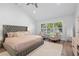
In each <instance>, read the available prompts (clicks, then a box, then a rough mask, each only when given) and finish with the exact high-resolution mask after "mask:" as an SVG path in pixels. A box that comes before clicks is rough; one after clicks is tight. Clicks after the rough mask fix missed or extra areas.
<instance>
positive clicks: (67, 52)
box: [62, 42, 74, 56]
mask: <svg viewBox="0 0 79 59" xmlns="http://www.w3.org/2000/svg"><path fill="white" fill-rule="evenodd" d="M62 56H74V54H73V51H72V45H71V42H64V43H63V50H62Z"/></svg>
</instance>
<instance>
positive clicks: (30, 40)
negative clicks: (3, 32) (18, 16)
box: [3, 35, 42, 52]
mask: <svg viewBox="0 0 79 59" xmlns="http://www.w3.org/2000/svg"><path fill="white" fill-rule="evenodd" d="M41 41H42V37H41V36H38V35H27V36H22V37H12V38H6V39H5V42H4V43H3V45H4V46H7V47H10V48H12V49H13V50H15V51H17V52H21V51H23V50H25V49H28V48H29V47H30V46H32V45H34V44H35V43H37V44H38V42H41ZM5 49H6V48H5Z"/></svg>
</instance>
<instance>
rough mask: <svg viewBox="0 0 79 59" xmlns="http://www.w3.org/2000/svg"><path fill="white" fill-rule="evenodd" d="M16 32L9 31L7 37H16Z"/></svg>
mask: <svg viewBox="0 0 79 59" xmlns="http://www.w3.org/2000/svg"><path fill="white" fill-rule="evenodd" d="M14 35H15V33H14V32H8V33H7V37H14Z"/></svg>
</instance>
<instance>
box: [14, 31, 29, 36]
mask: <svg viewBox="0 0 79 59" xmlns="http://www.w3.org/2000/svg"><path fill="white" fill-rule="evenodd" d="M26 35H31V33H30V32H29V31H21V32H20V31H18V32H16V33H15V36H16V37H20V36H26Z"/></svg>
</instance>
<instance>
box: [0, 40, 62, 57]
mask: <svg viewBox="0 0 79 59" xmlns="http://www.w3.org/2000/svg"><path fill="white" fill-rule="evenodd" d="M62 49H63V45H62V44H57V43H53V42H48V41H44V44H43V45H42V46H40V47H39V48H37V49H35V50H33V51H32V52H31V53H29V54H28V55H27V56H61V54H62ZM0 56H10V54H9V53H8V52H7V51H4V52H1V53H0Z"/></svg>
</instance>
